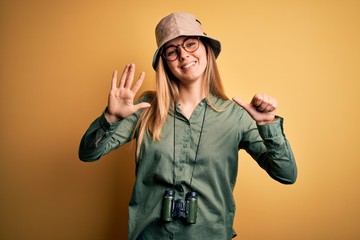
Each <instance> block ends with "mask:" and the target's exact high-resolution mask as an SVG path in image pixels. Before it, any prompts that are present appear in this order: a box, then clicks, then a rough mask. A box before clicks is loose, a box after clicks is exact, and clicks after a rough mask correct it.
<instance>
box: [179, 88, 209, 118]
mask: <svg viewBox="0 0 360 240" xmlns="http://www.w3.org/2000/svg"><path fill="white" fill-rule="evenodd" d="M179 94H180V98H179V103H180V108H181V110H182V111H183V113H184V115H185V116H186V117H187V118H188V119H189V118H190V116H191V114H192V112H193V111H194V109H195V108H196V106H197V105H198V104H199V103H200V102H201V101H202V100H203V99H204V98H205V93H204V90H203V88H202V87H201V86H193V85H192V86H188V85H187V86H183V85H180V86H179Z"/></svg>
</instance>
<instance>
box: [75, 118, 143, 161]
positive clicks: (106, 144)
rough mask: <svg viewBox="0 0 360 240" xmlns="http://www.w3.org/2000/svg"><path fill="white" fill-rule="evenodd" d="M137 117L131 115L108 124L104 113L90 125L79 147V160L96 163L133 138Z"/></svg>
mask: <svg viewBox="0 0 360 240" xmlns="http://www.w3.org/2000/svg"><path fill="white" fill-rule="evenodd" d="M137 118H138V115H137V114H133V115H131V116H129V117H127V118H125V119H122V120H120V121H119V122H115V123H109V122H108V121H107V120H106V118H105V111H104V112H103V113H102V114H101V116H99V117H98V118H97V119H95V121H94V122H92V123H91V125H90V127H89V128H88V129H87V131H86V132H85V134H84V136H83V137H82V139H81V142H80V146H79V153H78V154H79V158H80V160H82V161H84V162H92V161H96V160H98V159H99V158H101V157H102V156H104V155H105V154H107V153H109V152H110V151H112V150H114V149H117V148H119V147H120V146H122V145H124V144H125V143H127V142H129V141H131V140H132V138H133V129H134V126H135V124H136V122H137Z"/></svg>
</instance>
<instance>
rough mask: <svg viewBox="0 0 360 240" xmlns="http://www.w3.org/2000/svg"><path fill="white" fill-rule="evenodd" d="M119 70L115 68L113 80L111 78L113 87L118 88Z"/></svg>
mask: <svg viewBox="0 0 360 240" xmlns="http://www.w3.org/2000/svg"><path fill="white" fill-rule="evenodd" d="M117 74H118V72H117V70H115V71H114V72H113V76H112V80H111V89H116V84H117Z"/></svg>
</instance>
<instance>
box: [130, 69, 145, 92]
mask: <svg viewBox="0 0 360 240" xmlns="http://www.w3.org/2000/svg"><path fill="white" fill-rule="evenodd" d="M144 78H145V73H144V72H142V73H141V74H140V76H139V79H138V80H137V82H136V84H135V85H134V87H133V89H132V91H133V92H134V93H135V94H136V93H137V91H138V90H139V88H140V87H141V85H142V83H143V81H144Z"/></svg>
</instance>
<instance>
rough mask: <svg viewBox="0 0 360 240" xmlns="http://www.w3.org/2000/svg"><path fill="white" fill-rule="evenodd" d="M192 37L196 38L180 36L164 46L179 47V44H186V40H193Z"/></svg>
mask: <svg viewBox="0 0 360 240" xmlns="http://www.w3.org/2000/svg"><path fill="white" fill-rule="evenodd" d="M191 37H194V36H180V37H177V38H174V39H173V40H170V41H168V42H167V43H165V44H164V48H166V47H167V46H170V45H175V46H176V45H178V44H181V43H183V42H184V40H185V39H188V38H191Z"/></svg>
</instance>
